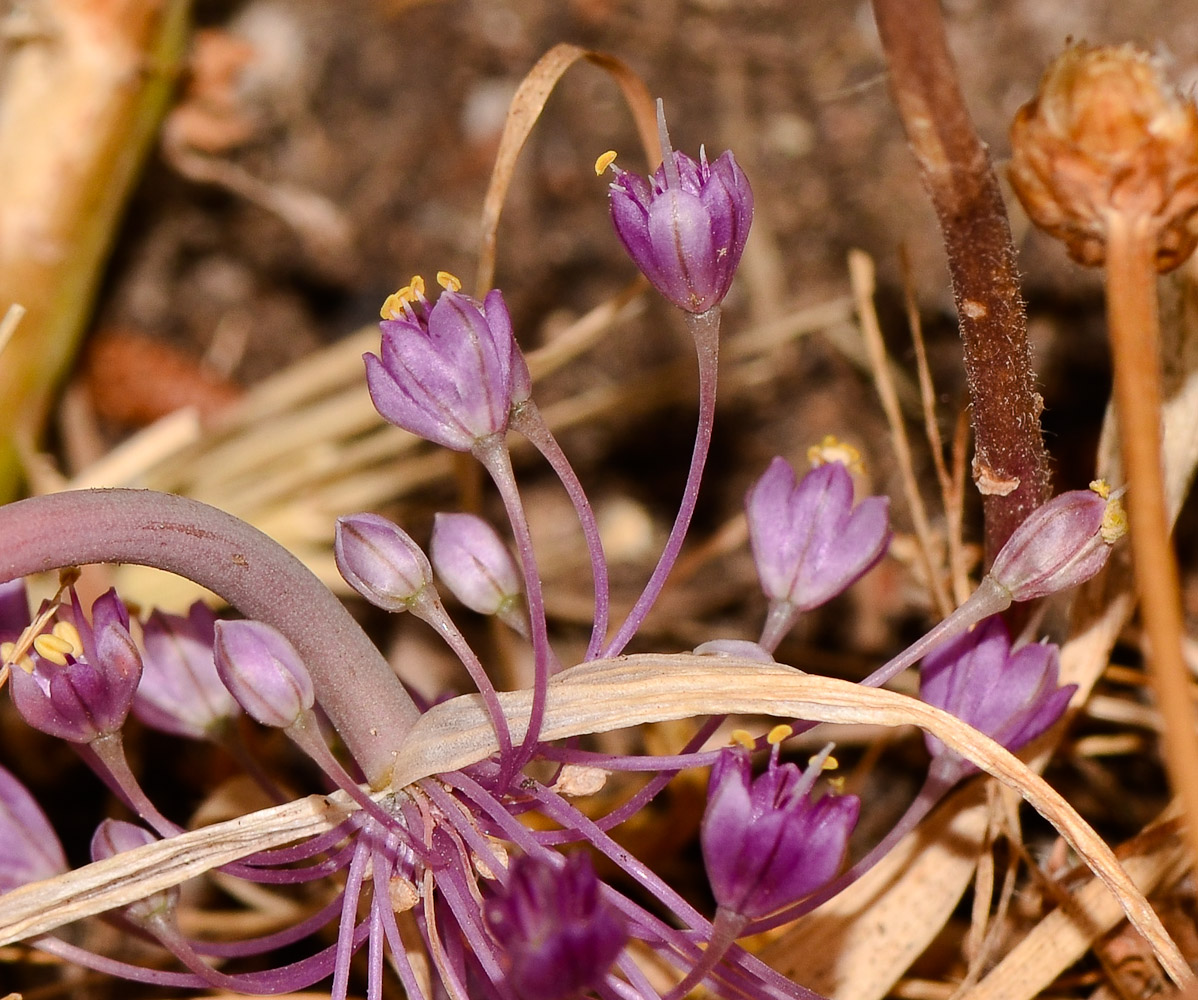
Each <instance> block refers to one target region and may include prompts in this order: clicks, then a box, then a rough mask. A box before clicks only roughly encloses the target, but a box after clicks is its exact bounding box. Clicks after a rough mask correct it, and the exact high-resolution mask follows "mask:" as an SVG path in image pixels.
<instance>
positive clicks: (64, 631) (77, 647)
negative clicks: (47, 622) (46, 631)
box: [50, 620, 83, 654]
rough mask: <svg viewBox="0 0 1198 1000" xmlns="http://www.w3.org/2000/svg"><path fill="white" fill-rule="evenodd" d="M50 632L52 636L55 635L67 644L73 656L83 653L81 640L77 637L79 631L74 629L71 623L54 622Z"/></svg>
mask: <svg viewBox="0 0 1198 1000" xmlns="http://www.w3.org/2000/svg"><path fill="white" fill-rule="evenodd" d="M50 632H51V634H52V635H56V636H58V638H60V639H62V640H63V642H69V643H70V644H71V646H72V647H73V652H74V653H75V654H78V653H81V652H82V651H83V639H82V638H81V637H80V635H79V629H77V628H75V626H74V624H73V623H71V622H68V621H61V620H60V621H56V622H55V623H54V627H53V628H52V629H50Z"/></svg>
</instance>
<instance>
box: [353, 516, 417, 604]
mask: <svg viewBox="0 0 1198 1000" xmlns="http://www.w3.org/2000/svg"><path fill="white" fill-rule="evenodd" d="M333 555H334V557H335V558H336V560H337V569H338V570H339V571H340V572H341V575H342V576H343V577H344V578H345V582H346V583H348V584H349V585H350V586H351V587H353V588H354V590H356V591H357V592H358V593H359V594H361V595H362V596H363V597H365V598H366V600H368V601H369V602H370V603H371V604H374V605H376V606H377V607H380V608H383V609H384V610H385V611H406V610H407V609H408V607H409V606H410V605H411V603H412V601H413V600H414V599H415V598H416V597H417V596H418V595H419V594H420V592H421V591H423V590H424V588H425V587H427V586H428V585H429V584H430V583H432V581H433V567H432V565H431V564H430V563H429V561H428V557H427V556H425V554H424V552H423V551H422V550H421V548H420V546H419V545H417V544H416V543H415V542H414V541H412V538H411V536H410V535H409V534H408V533H407V532H406V531H404V530H403V529H402V528H401V527H399V525H397V524H394V523H392V522H391V521H388V520H387V519H386V518H385V517H380V516H379V515H378V514H353V515H350V516H347V517H339V518H337V531H336V535H335V537H334V540H333Z"/></svg>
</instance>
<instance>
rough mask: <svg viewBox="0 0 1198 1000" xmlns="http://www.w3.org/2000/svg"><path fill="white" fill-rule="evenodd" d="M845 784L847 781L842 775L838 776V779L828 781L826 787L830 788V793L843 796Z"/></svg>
mask: <svg viewBox="0 0 1198 1000" xmlns="http://www.w3.org/2000/svg"><path fill="white" fill-rule="evenodd" d="M846 784H847V781H846V779H845V777H844V775H843V774H842V775H839V776H838V777H835V778H829V779H828V787H829V788H831V789H832V791H834V792H835V793H836V794H837V795H843V794H844V786H845V785H846Z"/></svg>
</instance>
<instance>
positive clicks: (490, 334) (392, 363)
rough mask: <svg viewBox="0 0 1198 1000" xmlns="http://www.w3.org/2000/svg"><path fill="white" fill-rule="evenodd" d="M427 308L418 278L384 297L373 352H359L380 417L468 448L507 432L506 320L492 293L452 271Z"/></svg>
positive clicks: (511, 340)
mask: <svg viewBox="0 0 1198 1000" xmlns="http://www.w3.org/2000/svg"><path fill="white" fill-rule="evenodd" d="M444 281H445V284H446V288H445V290H444V291H443V292H442V293H441V296H440V297H439V298H438V299H437V302H436V304H435V305H433V306H431V307H430V306H429V304H428V300H427V299H426V298H425V297H424V282H423V281H421V280H420V279H419V278H413V279H412V284H411V285H409V286H408V287H407V288H404V289H401V290H400V291H399V292H397V293H396V294H395V295H393V296H391V298H389V299H388V300H387V304H386V305H385V306H384V308H383V316H384V318H383V322H382V323H381V324H379V325H380V327H381V328H382V333H383V339H382V347H381V349H380V351H379V355H378V356H377V357H376V356H375V355H373V354H366V355H364V360H365V361H366V382H367V385H368V386H369V388H370V398H371V399H372V400H374V405H375V408H376V409H377V410H378V411H379V413H381V414H382V415H383V417H384V418H385V419H386V420H388V421H390V422H391V423H393V424H395V425H396V426H398V427H402V428H403V429H404V430H407V431H411V432H412V433H413V434H416V435H418V436H420V437H422V438H425V439H426V440H428V441H432V442H434V443H435V444H440V445H444V446H445V447H446V448H452V449H453V450H455V451H470V450H471V449H472V448H473V447H474V445H475V442H477V441H479V440H480V439H483V438H487V437H490V436H491V435H493V434H501V433H502V432H503V431H505V430H506V429H507V422H508V413H509V411H510V410H511V406H512V389H513V371H512V354H513V352H514V351H515V350H517V347H516V342H515V337H514V336H513V334H512V321H511V318H510V317H509V316H508V311H507V306H505V305H504V302H503V295H502V294H500V292H499V291H498V290H494V291H491V292H490V293H488V295H487V297H486V299H485V300H483V301H482V302H479V301H477V300H476V299H473V298H471V297H470V296H469V295H463V294H462V293H461V292H459V291H458V290H457V289H458V287H459V284H458V282H457V280H456V279H454V278H452V277H451V276H448V275H446V276H444Z"/></svg>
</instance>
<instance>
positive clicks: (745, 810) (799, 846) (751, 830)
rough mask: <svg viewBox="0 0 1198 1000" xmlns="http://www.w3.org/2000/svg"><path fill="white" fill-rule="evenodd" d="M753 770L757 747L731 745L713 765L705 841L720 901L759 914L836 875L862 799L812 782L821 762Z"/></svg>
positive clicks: (774, 763)
mask: <svg viewBox="0 0 1198 1000" xmlns="http://www.w3.org/2000/svg"><path fill="white" fill-rule="evenodd" d="M778 753H779V750H778V745H777V744H775V745H774V747H773V750H772V753H771V755H770V762H769V767H768V768H767V769H766V771H765V773H764V774H761V775H760V776H758V777H757V778H756V779H754V778H753V777H752V764H751V762H750V760H749V753H748V751H747V750H746V749H744V748H743V747H736V748H733V749H730V750H726V751H725V752H724V753H723V754H721V755H720V757H719V759H718V760H717V761H716V763H715V765H714V766H713V767H712V769H711V780H710V782H709V784H708V791H707V811H706V812H705V813H704V815H703V825H702V829H701V832H700V842H701V845H702V848H703V861H704V863H705V865H706V867H707V877H708V879H709V880H710V882H711V889H712V892H713V894H714V895H715V899H716V902H717V903H718V904H719V905H720V907H721V909H724V910H726V911H728V912H730V913H732V914H735V915H737V916H738V917H741V918H743V919H746V920H754V919H756V918H758V917H764V916H766V915H767V914H770V913H773V912H774V911H776V910H780V909H781V908H782V907H784V906H787V905H788V904H790V903H793V902H795V901H797V900H799V899H802V898H803V897H804V896H806V895H808V894H809V893H811V892H814V891H815V890H816V889H818V888H819V887H820V886H822V885H823V884H824V883H826V882H828V881H829V880H831V879H832V877H833V876H835V874H836V872H837V871H838V870H839V868H840V865H841V862H843V861H844V854H845V848H846V846H847V845H848V840H849V834H851V833H852V832H853V827H854V826H855V825H856V823H857V814H858V813H859V812H860V810H861V800H860V799H858V798H857V796H855V795H825V796H824V797H823V798H821V799H819V800H818V801H817V800H814V799H813V798H812V797H811V789H812V786H813V785H814V784H815V779H816V778H817V777H819V772H820V767H819V766H812V767H809V768H808V769H807V771H806V772H800V771H799V769H798V767H796V766H795V765H794V764H779V763H778Z"/></svg>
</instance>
